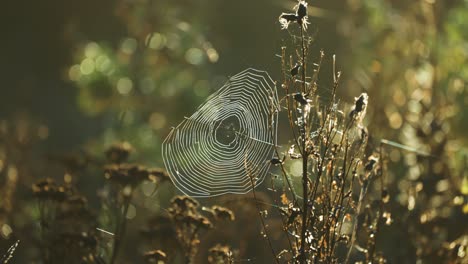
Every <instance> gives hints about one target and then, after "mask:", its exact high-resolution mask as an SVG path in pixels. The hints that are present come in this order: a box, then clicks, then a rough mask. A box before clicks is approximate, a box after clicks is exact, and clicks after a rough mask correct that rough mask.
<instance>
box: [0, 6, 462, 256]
mask: <svg viewBox="0 0 468 264" xmlns="http://www.w3.org/2000/svg"><path fill="white" fill-rule="evenodd" d="M295 3H296V2H295V1H280V0H274V1H266V0H257V1H247V0H240V1H215V0H199V1H188V0H181V1H159V0H158V1H151V0H114V1H110V0H102V1H90V0H82V1H58V0H44V1H24V0H20V1H9V2H7V3H3V4H2V8H1V10H0V28H1V30H0V32H1V33H2V34H1V39H0V76H1V78H0V89H1V90H0V120H1V122H2V125H1V126H2V127H8V129H10V131H16V132H12V133H13V134H14V137H15V138H17V139H18V142H19V143H24V142H23V141H24V140H23V139H24V137H25V136H24V135H23V134H22V133H23V132H24V131H25V130H27V131H29V132H30V133H31V135H33V136H31V138H36V139H37V144H35V147H34V148H32V151H31V152H32V154H30V155H29V156H28V158H23V156H22V155H20V154H18V155H16V154H15V155H16V156H15V157H16V158H15V159H8V161H9V162H10V161H12V163H9V164H10V165H11V164H13V165H11V166H17V167H18V168H19V166H20V164H23V163H22V162H24V164H26V163H27V164H28V166H29V167H30V168H29V169H27V170H22V169H18V171H19V174H18V175H19V176H18V177H19V179H20V180H18V182H20V184H19V185H20V187H19V191H18V192H17V193H16V194H15V195H16V196H14V197H15V199H16V201H17V202H16V205H12V208H11V209H10V211H8V210H7V213H5V214H4V215H2V218H1V219H2V220H1V221H0V224H1V223H4V224H8V225H9V226H11V227H14V226H15V225H17V228H18V229H22V228H25V226H27V224H25V223H24V222H27V219H26V218H27V216H28V213H27V212H24V209H19V206H26V205H27V204H28V202H27V201H28V200H27V199H30V197H29V196H28V194H27V192H28V188H30V186H31V184H32V183H33V182H34V181H35V180H37V179H38V178H43V177H54V178H57V179H61V178H63V177H62V176H63V174H62V173H63V168H62V171H61V169H60V168H59V167H57V166H56V165H53V164H52V165H51V162H50V156H54V155H62V154H69V153H72V154H73V155H75V154H76V153H81V152H86V153H90V155H92V156H100V155H101V156H102V153H103V152H104V151H105V149H106V148H108V147H109V146H110V145H111V144H112V143H114V142H119V141H128V142H130V143H131V144H132V145H133V146H134V148H135V149H136V150H137V151H136V152H135V153H134V154H133V156H132V160H134V161H138V162H140V163H142V164H145V165H148V166H162V158H161V156H160V145H161V142H162V141H163V140H164V138H165V136H166V135H167V134H168V132H169V131H170V128H171V127H172V126H176V125H177V124H178V123H179V122H180V121H181V120H182V119H183V117H184V116H190V115H191V114H192V113H193V111H194V110H195V109H196V108H197V106H198V105H199V104H200V103H201V102H203V101H204V100H205V99H206V97H207V96H208V95H209V94H210V93H211V92H213V91H215V90H216V89H217V88H219V87H220V86H221V85H222V84H223V83H224V82H225V81H226V80H227V78H228V77H229V76H232V75H234V74H236V73H238V72H240V71H242V70H244V69H245V68H248V67H254V68H258V69H264V70H267V71H268V72H269V73H270V75H271V76H272V78H273V79H275V80H279V79H280V70H281V65H280V59H279V57H278V56H277V55H278V54H280V52H281V47H282V46H286V47H287V48H288V51H289V52H290V53H294V49H295V46H294V45H295V44H294V41H293V39H294V38H293V37H292V36H291V33H290V32H288V31H286V30H281V29H280V24H279V22H278V16H279V15H280V14H281V12H286V11H289V10H291V8H292V7H293V6H294V5H295ZM467 7H468V1H466V0H446V1H437V0H417V1H406V0H347V1H342V0H315V1H309V21H310V25H309V29H308V34H309V35H310V36H312V37H313V38H314V41H313V43H312V44H311V47H310V54H311V58H310V59H311V62H312V61H314V60H316V59H317V58H318V55H319V51H320V50H322V49H323V50H324V51H325V53H326V54H327V56H326V58H325V60H324V68H325V70H324V71H323V74H322V75H323V77H322V78H321V83H320V88H319V89H320V91H319V93H320V94H321V95H322V93H323V97H326V96H327V93H328V92H329V91H330V87H331V85H332V75H331V66H332V59H331V56H332V55H333V54H336V56H337V67H338V69H339V70H342V71H343V78H342V80H343V81H342V82H341V86H340V88H339V92H338V93H339V96H340V97H341V98H342V101H343V102H344V103H346V102H347V103H349V102H353V97H355V96H357V95H358V94H359V93H361V92H367V93H368V94H369V96H370V100H369V108H368V115H367V121H366V123H367V124H368V126H369V127H368V128H369V131H370V135H371V137H372V138H373V142H376V143H375V144H378V141H379V140H380V139H382V138H386V139H389V140H392V141H395V142H399V143H401V144H404V145H407V146H410V147H412V148H416V149H420V150H423V151H425V152H428V153H430V154H431V155H434V156H436V157H437V158H438V159H437V161H436V162H429V163H430V164H427V163H424V162H423V163H424V166H426V167H424V168H422V167H421V166H422V165H420V164H419V163H418V162H420V160H419V159H420V157H417V156H416V155H415V154H414V153H407V152H402V151H401V150H399V149H395V148H391V147H388V153H389V159H390V160H391V162H392V163H391V166H389V167H391V169H390V170H389V175H390V176H389V178H390V179H393V180H395V183H394V190H395V196H393V197H394V199H395V203H397V204H399V205H400V206H403V207H405V206H406V205H405V204H406V203H407V202H408V195H406V196H405V195H400V192H402V193H404V192H406V190H409V189H411V188H412V187H411V186H415V185H416V184H417V182H420V181H424V182H425V183H426V181H427V182H428V184H429V186H430V185H431V184H432V185H433V186H434V188H435V189H434V190H436V187H437V186H438V185H437V184H438V183H439V182H440V181H441V180H445V179H449V182H450V188H447V189H448V190H450V193H448V194H447V197H449V198H448V199H449V200H450V199H451V197H459V196H457V195H462V196H461V197H463V199H462V200H463V201H465V202H462V203H461V204H459V205H460V206H462V205H463V204H464V203H466V195H467V194H465V193H464V192H463V191H462V190H461V187H459V186H461V185H462V181H463V179H466V177H467V176H466V170H465V169H464V168H465V167H464V166H465V162H466V161H465V160H464V156H465V155H466V143H467V137H466V131H467V129H468V125H467V124H468V117H467V115H468V109H467V107H466V106H467V103H468V97H467V92H466V85H467V84H466V82H467V80H468V67H467V66H466V65H467V58H468V56H467V55H468V9H467ZM8 129H6V130H8ZM4 130H5V129H4ZM29 132H28V133H29ZM15 133H16V134H15ZM24 133H26V132H24ZM22 135H23V137H22ZM288 138H289V136H288V135H287V130H284V131H282V130H281V131H280V143H287V142H285V141H287V139H288ZM22 140H23V141H22ZM5 141H8V140H4V141H3V142H5ZM5 149H6V147H2V149H1V150H2V153H4V152H5ZM5 155H6V154H2V156H1V157H0V161H2V157H3V158H4V157H5ZM29 159H31V160H34V161H33V162H29ZM25 160H28V161H25ZM44 160H45V161H44ZM28 162H29V163H28ZM52 163H53V162H52ZM2 164H3V163H2ZM5 164H6V163H5ZM7 167H8V166H7V165H5V166H3V165H2V166H0V168H1V169H0V172H2V176H4V175H7V170H6V169H4V168H7ZM51 167H52V169H51ZM22 173H23V174H24V175H23V174H22ZM84 174H87V175H99V174H98V173H97V172H96V170H94V171H92V172H86V173H84ZM400 180H401V181H400ZM2 181H6V180H2ZM74 181H76V183H77V185H78V186H80V190H81V191H82V192H83V193H86V194H88V195H89V196H91V197H93V196H97V194H96V188H97V187H96V186H100V185H102V181H101V180H100V179H95V178H90V177H89V176H88V177H84V178H82V180H79V179H74ZM464 184H468V183H467V182H465V183H464ZM169 192H170V191H169ZM437 192H438V191H437ZM440 195H441V196H442V195H445V194H440ZM444 197H445V196H444ZM22 199H23V200H22ZM95 199H97V198H95ZM421 199H423V198H421ZM424 199H426V198H424ZM428 199H429V198H428ZM90 200H91V201H93V198H91V199H90ZM155 203H158V201H155ZM3 206H4V205H3ZM162 206H164V205H162ZM421 206H422V207H424V208H425V207H431V205H430V204H426V205H421ZM436 207H437V206H436ZM465 207H466V206H465ZM424 208H422V209H421V212H424V210H425V209H424ZM431 208H432V207H431ZM460 208H462V207H460ZM400 209H401V208H400ZM426 209H427V208H426ZM155 210H156V209H155ZM460 210H462V209H460ZM463 210H466V211H468V208H465V209H463ZM145 214H146V213H145ZM148 214H149V213H148ZM15 215H16V216H15ZM462 217H464V218H461V217H457V218H456V219H457V221H455V223H458V221H459V220H460V219H466V212H465V214H464V215H463V216H462ZM18 219H20V220H21V221H19V223H16V224H12V223H13V220H18ZM140 221H143V220H140ZM462 229H463V230H462V231H465V230H466V225H465V227H464V228H462ZM13 230H14V228H13ZM451 232H452V231H448V232H447V233H448V234H447V236H445V237H443V238H441V241H445V240H449V239H454V238H455V236H453V237H451V235H450V234H452V233H453V232H452V233H451ZM7 233H8V232H7ZM402 235H403V234H402ZM2 236H3V238H4V239H5V240H8V239H9V236H10V234H6V233H5V232H3V234H2ZM20 237H21V235H20ZM408 243H410V242H408ZM7 244H8V243H5V244H1V245H7ZM3 248H5V247H1V248H0V252H1V250H3ZM388 248H390V249H387V250H389V251H390V252H393V251H392V249H391V248H392V245H388ZM407 248H411V246H408V247H407ZM252 250H253V249H252ZM253 251H254V250H253ZM408 251H411V250H410V249H408ZM129 252H131V253H128V254H129V256H132V254H135V253H134V250H133V251H132V250H130V251H129ZM398 252H399V251H398ZM34 254H35V253H30V255H28V256H31V255H34ZM405 254H406V255H405ZM411 254H412V253H408V252H406V253H405V252H403V253H402V252H399V253H398V254H397V253H395V254H394V255H392V256H393V260H394V261H396V260H401V259H406V258H407V259H410V260H415V259H416V257H415V255H414V254H413V255H411ZM28 256H26V255H25V257H24V259H28ZM399 256H403V257H401V258H400V257H399ZM18 258H19V257H18ZM15 263H23V262H15ZM24 263H25V262H24ZM36 263H37V262H36Z"/></svg>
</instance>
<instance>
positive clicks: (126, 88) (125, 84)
mask: <svg viewBox="0 0 468 264" xmlns="http://www.w3.org/2000/svg"><path fill="white" fill-rule="evenodd" d="M132 89H133V82H132V80H130V79H129V78H127V77H124V78H120V79H119V80H118V81H117V91H118V92H119V93H120V94H122V95H128V94H129V93H130V92H131V91H132Z"/></svg>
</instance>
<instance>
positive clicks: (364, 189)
mask: <svg viewBox="0 0 468 264" xmlns="http://www.w3.org/2000/svg"><path fill="white" fill-rule="evenodd" d="M366 181H367V183H363V185H362V187H361V191H360V193H359V200H358V204H357V208H356V216H355V218H356V219H355V221H354V225H353V232H352V234H351V243H350V245H349V249H348V253H347V254H346V261H345V263H348V262H349V257H350V256H351V252H352V251H353V247H354V243H355V242H356V232H357V227H358V223H357V221H358V216H359V215H360V214H361V208H362V202H363V200H364V196H365V195H366V192H367V188H368V186H369V181H370V179H366Z"/></svg>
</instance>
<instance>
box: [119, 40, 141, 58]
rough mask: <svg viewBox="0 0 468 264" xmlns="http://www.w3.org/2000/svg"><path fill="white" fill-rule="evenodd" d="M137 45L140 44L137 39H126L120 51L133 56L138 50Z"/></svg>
mask: <svg viewBox="0 0 468 264" xmlns="http://www.w3.org/2000/svg"><path fill="white" fill-rule="evenodd" d="M137 45H138V43H137V41H136V39H134V38H126V39H125V40H124V41H123V42H122V46H121V47H120V49H121V50H122V52H123V53H125V54H128V55H131V54H133V53H134V52H135V50H136V49H137Z"/></svg>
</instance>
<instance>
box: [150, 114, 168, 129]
mask: <svg viewBox="0 0 468 264" xmlns="http://www.w3.org/2000/svg"><path fill="white" fill-rule="evenodd" d="M149 124H150V126H151V128H152V129H154V130H159V129H161V128H163V127H164V126H165V125H166V116H165V115H163V114H161V113H158V112H154V113H152V114H151V116H150V118H149Z"/></svg>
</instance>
